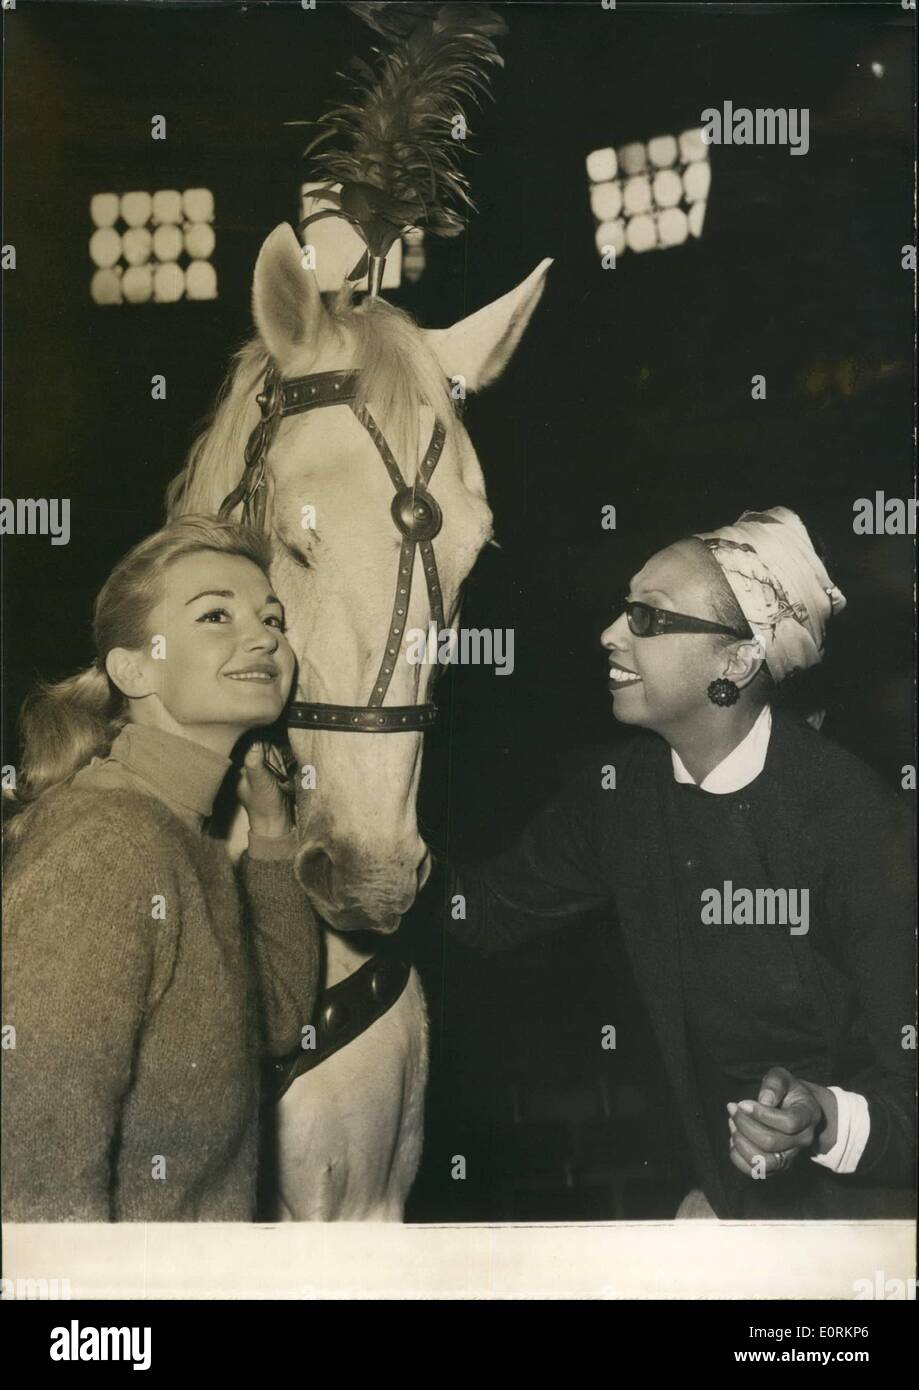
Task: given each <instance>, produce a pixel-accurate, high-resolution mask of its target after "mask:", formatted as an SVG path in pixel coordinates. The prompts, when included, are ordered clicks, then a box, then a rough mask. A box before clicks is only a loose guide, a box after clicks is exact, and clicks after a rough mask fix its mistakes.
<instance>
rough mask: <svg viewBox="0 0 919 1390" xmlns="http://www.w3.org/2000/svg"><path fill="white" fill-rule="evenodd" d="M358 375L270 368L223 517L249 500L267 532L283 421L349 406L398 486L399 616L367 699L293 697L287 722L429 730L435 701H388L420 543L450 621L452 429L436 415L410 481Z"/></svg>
mask: <svg viewBox="0 0 919 1390" xmlns="http://www.w3.org/2000/svg"><path fill="white" fill-rule="evenodd" d="M359 377H360V372H358V371H340V372H313V373H311V374H310V375H309V376H301V377H291V378H289V379H287V380H285V379H284V378H282V377H281V376H280V375H279V374H278V372H277V371H276V370H275V368H274V366H273V365H272V366H269V367H268V369H267V371H266V373H265V384H264V388H263V390H262V391H260V392H259V394H258V396H257V397H256V400H257V401H258V404H259V406H260V408H261V412H262V416H261V419H260V420H259V422H258V424H257V425H256V426H255V429H254V430H253V431H252V433H251V435H250V436H249V440H248V443H247V444H246V453H245V469H244V471H243V475H242V477H241V479H240V481H239V483H238V484H237V486H236V487H235V488H234V489H233V491H232V492H230V493H228V495H227V496H226V497H225V498H224V500H223V502H222V503H221V506H220V510H219V512H218V516H219V517H220V518H221V519H222V520H226V519H227V518H228V517H229V516H230V514H231V513H232V512H233V510H234V509H235V508H236V507H238V506H239V505H240V504H242V520H243V522H244V523H246V524H247V525H250V526H255V527H256V528H258V529H259V530H263V529H264V525H265V511H266V494H267V477H266V470H267V462H268V452H269V450H270V448H271V445H272V442H273V440H274V437H275V435H276V433H277V430H278V427H279V425H280V423H281V421H282V419H284V417H285V416H287V415H301V414H303V412H304V411H307V410H315V409H317V408H318V407H319V406H327V405H350V407H351V409H352V410H353V411H354V413H355V415H356V417H357V419H358V420H360V422H361V424H362V425H363V426H364V428H365V429H366V431H367V433H368V434H369V435H370V438H371V439H372V440H373V442H374V444H375V445H376V447H377V452H378V453H379V455H380V458H381V459H382V460H383V464H384V466H385V468H386V472H387V473H388V474H389V478H390V481H391V482H392V485H393V488H394V489H395V496H394V497H393V500H392V505H391V507H390V515H391V516H392V519H393V522H394V523H395V526H396V529H397V530H398V532H399V534H400V535H401V537H402V545H401V548H400V551H399V569H398V574H397V576H396V593H395V598H394V600H393V609H392V617H391V618H390V622H389V629H388V631H387V635H386V645H385V649H384V652H383V659H382V661H381V663H380V669H379V672H378V673H377V677H376V680H375V681H374V683H373V689H372V690H371V692H370V697H369V699H368V701H367V704H366V705H323V704H310V703H308V702H306V701H303V700H294V701H293V702H292V703H291V704H289V705H288V707H287V713H286V722H287V724H288V727H290V728H293V729H344V730H346V731H347V732H349V733H367V734H391V733H418V732H420V731H422V730H424V729H428V728H430V726H431V725H432V724H433V723H434V720H435V719H436V717H437V707H436V705H434V704H423V705H386V706H384V704H383V701H384V700H385V698H386V692H387V691H388V690H389V686H390V682H391V681H392V678H393V673H394V671H395V669H396V660H397V658H398V655H399V650H400V646H401V642H402V636H403V633H404V632H405V624H406V620H407V618H408V608H409V601H410V599H411V593H412V575H413V572H414V567H415V551H416V549H417V550H418V551H419V552H420V554H421V563H422V569H423V571H424V578H425V583H426V585H427V590H428V598H429V600H430V604H431V616H432V618H433V621H434V624H435V634H434V635H435V637H436V634H437V633H438V632H439V631H440V629H441V628H443V627H445V626H446V623H445V619H444V607H443V595H442V593H441V588H440V577H439V575H438V573H437V560H436V558H435V555H434V547H433V546H432V544H431V541H432V540H433V538H434V537H435V536H436V535H437V533H438V532H439V530H440V528H441V526H442V525H443V515H442V513H441V510H440V507H439V506H438V505H437V503H436V502H435V500H434V498H433V497H432V496H431V494H430V492H428V484H429V483H430V481H431V475H432V474H433V472H434V469H435V468H436V467H437V464H438V461H439V459H440V456H441V453H442V451H443V447H444V440H445V439H446V431H445V429H444V427H443V425H442V424H441V422H440V421H439V420H436V421H435V423H434V429H433V431H432V433H431V442H430V443H429V445H428V447H427V451H426V453H425V456H424V458H423V459H422V461H421V464H420V465H419V468H418V476H417V480H416V481H415V483H413V484H411V485H409V484H408V483H406V481H405V478H404V477H403V476H402V472H401V470H400V468H399V465H398V463H397V462H396V460H395V458H394V457H393V453H392V450H391V449H390V447H389V445H388V444H387V442H386V439H385V437H384V435H383V433H382V431H381V430H380V429H379V427H378V426H377V424H376V421H375V420H374V419H373V417H372V416H371V414H370V412H369V411H368V410H367V408H366V406H365V407H362V408H361V409H360V410H358V409H357V408H356V407H355V404H354V402H355V399H356V397H357V388H358V380H359Z"/></svg>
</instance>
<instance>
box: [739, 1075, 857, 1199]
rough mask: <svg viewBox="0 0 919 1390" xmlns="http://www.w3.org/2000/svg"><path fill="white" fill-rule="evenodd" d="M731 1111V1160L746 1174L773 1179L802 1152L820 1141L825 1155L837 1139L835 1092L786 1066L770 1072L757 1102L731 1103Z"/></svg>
mask: <svg viewBox="0 0 919 1390" xmlns="http://www.w3.org/2000/svg"><path fill="white" fill-rule="evenodd" d="M831 1112H832V1113H831ZM728 1115H729V1117H730V1118H729V1120H728V1126H729V1129H730V1132H731V1140H730V1145H731V1151H730V1158H731V1162H732V1163H733V1164H734V1167H735V1168H738V1169H739V1170H740V1172H742V1173H744V1174H745V1175H746V1176H747V1177H757V1178H763V1177H767V1178H768V1177H772V1176H773V1175H774V1174H775V1173H780V1172H782V1171H783V1170H784V1169H785V1168H787V1167H789V1165H790V1164H791V1163H793V1162H794V1160H795V1159H796V1158H797V1156H798V1154H799V1153H800V1152H801V1151H802V1150H807V1149H812V1148H814V1147H815V1145H816V1147H817V1148H818V1150H819V1151H821V1152H823V1153H827V1152H828V1151H829V1149H830V1148H831V1147H832V1144H833V1142H835V1131H836V1100H835V1097H834V1096H833V1094H832V1092H831V1091H827V1090H826V1088H825V1087H823V1086H817V1085H815V1084H814V1083H813V1082H809V1081H802V1080H800V1079H799V1078H798V1077H796V1076H792V1074H791V1072H789V1071H786V1069H785V1068H784V1067H773V1068H772V1069H771V1070H770V1071H768V1072H767V1073H766V1075H765V1076H764V1077H763V1080H762V1084H761V1086H760V1089H759V1096H758V1098H757V1100H755V1101H753V1100H742V1101H741V1102H740V1103H739V1104H738V1105H734V1104H731V1105H729V1106H728ZM824 1121H825V1122H826V1123H825V1124H824ZM818 1134H819V1136H820V1138H819V1142H818Z"/></svg>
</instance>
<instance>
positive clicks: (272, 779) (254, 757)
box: [237, 743, 294, 839]
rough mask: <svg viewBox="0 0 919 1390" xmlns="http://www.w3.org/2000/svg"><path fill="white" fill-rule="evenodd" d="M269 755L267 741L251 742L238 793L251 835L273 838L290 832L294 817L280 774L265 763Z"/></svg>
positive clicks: (244, 761)
mask: <svg viewBox="0 0 919 1390" xmlns="http://www.w3.org/2000/svg"><path fill="white" fill-rule="evenodd" d="M269 757H270V747H269V745H268V744H265V743H253V744H252V746H251V748H250V749H249V750H248V752H247V753H246V756H245V759H244V760H243V765H242V768H241V769H240V774H239V785H238V787H237V795H238V796H239V799H240V801H241V803H242V805H243V806H244V807H245V809H246V814H247V815H248V817H249V828H250V830H251V831H252V833H253V835H259V836H263V837H265V838H267V839H275V838H276V837H277V836H280V835H287V834H289V833H290V831H291V830H292V829H293V824H294V818H293V814H292V811H291V802H290V797H289V796H288V795H287V793H286V792H285V790H284V788H283V786H282V785H281V782H280V779H279V774H278V773H276V772H274V771H272V769H271V767H270V766H269V765H268V758H269Z"/></svg>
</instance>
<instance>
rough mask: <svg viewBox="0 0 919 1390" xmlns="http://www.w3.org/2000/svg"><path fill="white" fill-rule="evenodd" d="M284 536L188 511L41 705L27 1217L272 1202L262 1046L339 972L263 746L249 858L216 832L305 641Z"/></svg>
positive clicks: (22, 869)
mask: <svg viewBox="0 0 919 1390" xmlns="http://www.w3.org/2000/svg"><path fill="white" fill-rule="evenodd" d="M267 566H268V555H267V550H266V544H265V542H264V541H263V540H262V539H261V538H260V537H258V536H256V535H254V534H253V533H252V532H249V531H247V530H246V529H244V528H242V527H239V526H235V525H231V524H229V523H220V522H216V521H213V520H211V519H209V518H204V517H194V516H189V517H184V518H182V519H181V520H180V521H176V522H173V523H172V524H170V525H169V526H167V527H165V528H164V529H163V530H161V531H159V532H157V533H156V534H155V535H153V536H151V537H149V538H148V539H147V540H145V541H142V542H141V543H140V544H139V545H138V546H136V547H135V548H134V549H133V550H132V551H131V552H130V553H129V554H128V555H127V556H126V557H125V558H124V559H123V560H121V561H120V562H119V564H118V565H117V566H116V567H115V569H114V571H113V573H112V575H111V576H110V578H109V579H108V581H107V582H106V584H105V586H104V587H103V589H102V591H101V593H100V594H99V596H98V598H97V600H96V605H95V615H94V637H95V646H96V653H97V655H96V660H95V662H94V663H93V665H92V666H91V667H89V668H88V669H87V670H85V671H83V672H81V673H80V674H79V675H77V676H74V677H72V678H70V679H68V680H65V681H62V682H60V683H59V684H57V685H45V686H43V687H41V688H40V689H39V690H38V691H37V692H36V694H35V695H34V696H32V697H31V699H30V700H29V702H28V703H27V705H26V707H25V709H24V712H23V718H22V735H23V754H22V766H21V771H20V778H19V789H18V792H17V797H16V799H17V801H18V802H19V804H20V807H21V809H20V810H19V811H18V814H15V815H14V816H13V817H12V818H11V819H10V821H9V823H8V825H7V827H6V833H5V851H6V853H5V858H6V863H5V869H6V872H5V902H4V955H3V989H4V1002H3V1019H4V1023H5V1024H8V1025H12V1026H13V1028H15V1047H13V1048H10V1049H8V1050H6V1051H5V1052H4V1075H3V1092H4V1107H3V1135H2V1147H3V1153H2V1160H3V1163H2V1181H3V1205H4V1214H5V1216H6V1218H7V1220H13V1221H66V1220H74V1221H77V1220H79V1221H110V1220H111V1221H119V1220H120V1221H125V1220H129V1221H130V1220H134V1221H139V1220H144V1221H184V1220H201V1221H231V1220H238V1221H245V1220H250V1219H252V1217H253V1215H254V1204H255V1192H256V1176H257V1174H256V1162H257V1139H258V1108H259V1085H258V1077H259V1066H260V1056H261V1053H262V1052H263V1051H265V1050H267V1051H269V1052H277V1053H281V1054H284V1053H287V1052H289V1051H290V1050H291V1049H292V1048H293V1047H295V1046H296V1045H297V1042H298V1041H299V1039H300V1034H301V1027H302V1025H303V1024H304V1023H305V1022H307V1021H308V1020H309V1015H310V1011H311V1008H312V1005H313V1003H314V1000H315V994H316V988H317V973H318V971H317V963H318V950H319V946H318V927H317V924H316V921H315V919H314V917H313V915H312V913H311V910H310V908H309V905H308V903H307V900H306V898H305V897H304V895H303V893H302V891H301V890H300V888H299V886H298V885H297V883H296V880H295V878H294V874H293V868H292V856H293V852H294V849H295V843H296V836H295V833H294V831H293V829H292V822H291V818H290V814H289V810H288V806H287V802H286V799H285V797H284V796H283V794H282V792H281V790H280V788H279V786H278V783H277V781H276V780H275V778H274V777H273V776H272V774H271V772H270V771H269V770H268V768H267V767H266V765H265V760H264V757H263V749H262V747H261V746H260V745H255V746H254V747H253V748H252V749H250V751H249V752H248V753H247V754H246V755H245V758H244V761H243V764H242V769H241V771H240V772H239V773H238V774H237V775H238V777H239V786H238V794H239V797H240V800H241V801H242V802H243V804H244V805H245V807H246V809H247V811H248V814H249V821H250V828H251V829H250V840H249V848H248V851H247V853H246V854H245V855H244V856H243V858H242V861H241V863H240V865H239V867H238V869H237V870H234V868H233V866H232V864H231V862H230V860H229V858H228V856H227V854H226V851H225V849H224V847H223V845H222V844H221V843H220V842H218V841H217V840H215V839H212V838H209V837H208V835H207V833H206V827H207V821H208V817H209V815H210V813H211V810H212V806H213V802H214V798H215V796H216V794H217V792H218V789H219V788H220V786H221V783H222V782H223V781H224V778H225V777H226V776H227V773H228V772H229V769H230V767H231V760H230V755H231V753H232V752H233V750H234V748H235V747H236V745H237V744H238V743H239V741H240V740H241V739H242V738H243V736H244V735H245V734H247V732H248V731H250V730H253V729H258V728H262V727H265V726H267V725H270V724H272V723H273V722H274V721H275V720H276V719H277V718H278V716H279V714H280V713H281V711H282V709H283V707H284V704H285V702H286V700H287V696H288V693H289V690H290V685H291V680H292V677H293V670H294V657H293V654H292V652H291V649H290V647H289V646H288V643H287V641H286V638H285V636H284V615H283V610H282V608H281V604H280V602H279V601H278V599H277V598H275V597H274V595H273V594H272V592H271V586H270V583H269V581H268V579H267V578H266V574H267Z"/></svg>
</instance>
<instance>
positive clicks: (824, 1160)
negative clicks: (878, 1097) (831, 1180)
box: [811, 1086, 871, 1173]
mask: <svg viewBox="0 0 919 1390" xmlns="http://www.w3.org/2000/svg"><path fill="white" fill-rule="evenodd" d="M828 1089H829V1090H830V1091H832V1093H833V1095H834V1096H835V1097H836V1143H835V1144H834V1145H833V1147H832V1148H831V1149H830V1151H829V1153H825V1154H811V1159H812V1160H813V1162H814V1163H819V1164H820V1166H821V1167H822V1168H829V1169H830V1171H831V1172H833V1173H854V1172H855V1170H856V1168H857V1167H858V1164H859V1160H860V1159H861V1156H862V1154H863V1153H864V1152H865V1145H866V1144H867V1143H868V1135H869V1134H870V1133H871V1117H870V1115H869V1113H868V1102H867V1101H866V1100H865V1097H864V1096H860V1095H859V1094H858V1092H857V1091H841V1090H840V1089H839V1087H838V1086H830V1087H828Z"/></svg>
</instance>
